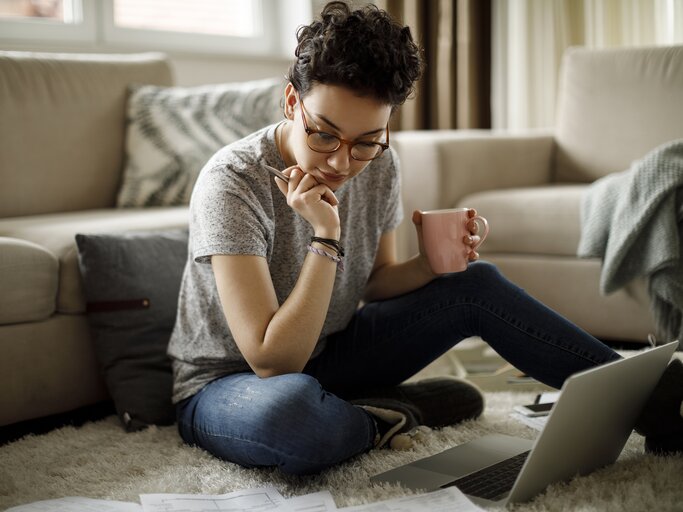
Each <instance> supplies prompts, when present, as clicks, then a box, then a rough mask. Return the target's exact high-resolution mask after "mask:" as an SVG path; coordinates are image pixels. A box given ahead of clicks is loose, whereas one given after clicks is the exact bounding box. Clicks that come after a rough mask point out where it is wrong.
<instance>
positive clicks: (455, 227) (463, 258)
mask: <svg viewBox="0 0 683 512" xmlns="http://www.w3.org/2000/svg"><path fill="white" fill-rule="evenodd" d="M468 210H469V208H453V209H450V210H430V211H426V212H422V240H423V242H424V249H425V252H426V253H427V260H429V266H430V267H431V268H432V271H433V272H434V273H435V274H446V273H448V272H461V271H463V270H465V269H466V268H467V263H468V262H469V258H468V254H469V252H470V250H476V249H477V247H479V246H480V245H481V244H482V242H483V241H484V239H485V238H486V236H487V235H488V234H489V223H488V222H487V221H486V219H485V218H484V217H482V216H480V215H476V216H475V217H472V218H470V217H468V216H467V211H468ZM473 222H476V223H478V224H479V230H478V232H477V235H478V236H479V241H478V242H477V243H476V244H475V245H472V246H470V245H467V244H466V243H465V237H468V236H470V235H471V233H470V227H471V225H472V224H471V223H473Z"/></svg>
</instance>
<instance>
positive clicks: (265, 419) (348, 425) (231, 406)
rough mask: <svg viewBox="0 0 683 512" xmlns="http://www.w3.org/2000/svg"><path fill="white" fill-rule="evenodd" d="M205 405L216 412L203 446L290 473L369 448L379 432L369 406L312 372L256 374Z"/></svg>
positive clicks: (317, 467)
mask: <svg viewBox="0 0 683 512" xmlns="http://www.w3.org/2000/svg"><path fill="white" fill-rule="evenodd" d="M236 397H237V398H238V399H239V400H236ZM203 408H204V409H205V410H208V409H214V412H213V414H214V415H216V416H215V417H214V418H213V420H212V421H211V423H213V425H212V427H211V428H210V430H211V432H209V431H208V430H209V429H207V428H206V427H207V426H208V425H205V429H204V433H203V434H202V435H197V438H204V441H205V442H204V443H201V444H202V445H204V446H203V447H205V448H207V449H209V451H210V452H212V453H213V454H214V455H217V456H219V457H221V458H224V459H227V460H230V461H232V462H237V463H239V464H242V465H245V466H251V467H253V466H279V467H280V468H281V470H282V471H284V472H287V473H296V474H304V473H314V472H317V471H320V470H321V469H324V468H326V467H329V466H331V465H333V464H335V463H337V462H340V461H342V460H344V459H346V458H348V457H351V456H352V455H355V454H357V453H360V452H362V451H364V449H366V448H367V445H368V440H369V439H371V438H372V436H373V435H374V432H372V431H371V429H372V427H371V425H370V424H369V422H368V420H367V418H366V417H365V414H364V413H363V411H361V410H360V409H358V408H356V407H354V406H352V405H351V404H349V403H348V402H345V401H343V400H341V399H339V398H338V397H336V396H334V395H331V394H330V393H327V392H326V391H325V390H324V389H323V388H322V386H321V385H320V383H319V382H318V381H317V380H316V379H315V378H314V377H311V376H310V375H306V374H287V375H281V376H277V377H270V378H268V379H257V380H253V379H252V380H251V381H249V385H248V386H241V388H240V390H239V392H237V393H233V394H232V395H231V397H230V398H229V399H227V398H226V397H223V400H222V401H221V403H215V402H214V403H213V404H210V403H208V402H206V403H205V404H204V407H203ZM215 409H224V410H223V412H222V413H220V412H217V411H216V410H215ZM218 416H222V420H220V419H218ZM217 422H220V423H221V425H216V423H217Z"/></svg>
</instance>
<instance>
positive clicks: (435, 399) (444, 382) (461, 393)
mask: <svg viewBox="0 0 683 512" xmlns="http://www.w3.org/2000/svg"><path fill="white" fill-rule="evenodd" d="M368 399H388V400H398V401H399V402H403V403H406V404H408V405H410V406H412V407H413V408H415V409H417V410H418V411H419V413H418V416H419V420H420V421H421V424H422V425H425V426H427V427H430V428H440V427H446V426H449V425H455V424H457V423H460V422H461V421H465V420H469V419H473V418H476V417H478V416H479V415H480V414H481V413H482V411H483V410H484V396H483V395H482V393H481V391H479V389H478V388H477V387H476V386H474V385H473V384H471V383H469V382H467V381H465V380H462V379H458V378H456V377H434V378H429V379H423V380H420V381H417V382H411V383H407V384H401V385H399V386H395V387H389V388H381V389H375V390H372V391H369V392H368V393H366V394H365V396H364V397H363V398H359V399H356V400H354V403H362V402H363V401H366V400H368Z"/></svg>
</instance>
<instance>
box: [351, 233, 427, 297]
mask: <svg viewBox="0 0 683 512" xmlns="http://www.w3.org/2000/svg"><path fill="white" fill-rule="evenodd" d="M435 277H436V274H434V273H433V272H432V270H431V268H429V263H428V262H427V259H426V258H425V257H424V256H422V255H421V254H417V255H415V256H413V257H412V258H410V259H409V260H407V261H404V262H402V263H398V262H397V261H396V232H395V231H390V232H388V233H385V234H384V235H382V238H381V239H380V242H379V249H378V250H377V256H376V257H375V264H374V267H373V269H372V274H370V279H368V283H367V285H366V288H365V295H364V297H363V298H364V300H365V301H366V302H371V301H374V300H382V299H389V298H391V297H396V296H398V295H402V294H404V293H408V292H411V291H413V290H416V289H417V288H420V287H422V286H424V285H426V284H427V283H429V282H430V281H431V280H432V279H434V278H435Z"/></svg>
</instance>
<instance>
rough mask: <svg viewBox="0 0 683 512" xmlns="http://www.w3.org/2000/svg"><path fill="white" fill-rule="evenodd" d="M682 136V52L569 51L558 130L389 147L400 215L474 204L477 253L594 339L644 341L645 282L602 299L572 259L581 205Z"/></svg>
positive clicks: (429, 136)
mask: <svg viewBox="0 0 683 512" xmlns="http://www.w3.org/2000/svg"><path fill="white" fill-rule="evenodd" d="M680 138H683V46H678V47H656V48H630V49H629V48H626V49H607V50H588V49H583V48H572V49H569V50H568V51H567V52H566V53H565V55H564V59H563V63H562V71H561V79H560V90H559V102H558V110H557V124H556V126H555V128H554V129H553V130H549V131H547V132H535V133H527V134H508V133H496V132H491V131H441V132H413V133H407V132H403V133H399V134H396V136H395V137H394V139H393V140H394V144H395V146H396V147H397V148H398V150H399V153H400V155H401V160H402V165H403V169H404V183H403V186H404V204H405V207H406V211H407V212H411V211H412V210H413V209H422V210H428V209H436V208H452V207H456V206H459V207H462V206H467V207H474V208H477V209H478V210H479V212H480V213H481V214H482V215H484V216H485V217H486V218H487V219H488V220H489V222H490V224H491V232H490V235H489V237H488V239H487V240H486V242H485V244H484V245H483V246H482V248H481V251H480V252H481V255H482V257H483V258H485V259H488V260H490V261H492V262H494V263H496V264H497V265H498V266H499V268H500V269H501V270H502V271H503V273H504V274H505V275H507V276H508V277H509V278H510V279H511V280H512V281H514V282H516V283H517V284H519V285H520V286H522V287H523V288H525V289H526V290H527V291H528V292H530V293H531V294H532V295H534V296H535V297H537V298H538V299H540V300H541V301H543V302H545V303H546V304H548V305H549V306H551V307H552V308H554V309H555V310H557V311H559V312H560V313H562V314H563V315H565V316H566V317H568V318H570V319H571V320H573V321H574V322H576V323H578V324H579V325H580V326H582V327H583V328H585V329H586V330H588V331H589V332H590V333H592V334H593V335H595V336H597V337H599V338H602V339H606V340H620V341H639V342H645V340H646V337H647V335H648V333H654V332H655V328H654V324H653V319H652V316H651V314H650V309H649V298H648V295H647V290H646V286H645V282H644V281H643V280H637V281H633V282H632V283H630V284H629V286H627V287H626V288H625V289H622V290H621V291H618V292H616V293H614V294H612V295H609V296H607V297H603V296H601V295H600V293H599V287H598V285H599V276H600V270H601V265H600V263H601V262H600V260H590V259H578V258H577V257H576V252H577V247H578V244H579V238H580V220H579V204H580V199H581V195H582V193H583V192H584V191H585V190H586V188H587V187H588V186H589V184H590V182H592V181H594V180H595V179H598V178H600V177H602V176H605V175H606V174H608V173H612V172H617V171H622V170H625V169H626V168H628V167H629V164H630V163H631V162H632V161H633V160H635V159H638V158H640V157H642V156H643V155H645V154H646V153H647V152H648V151H650V150H652V149H654V148H655V147H657V146H658V145H660V144H662V143H664V142H666V141H669V140H672V139H680ZM408 217H409V216H408ZM412 230H413V228H412V226H409V225H408V222H404V225H403V226H402V227H401V237H400V241H401V244H402V251H403V252H404V253H410V252H412V251H414V250H415V242H414V238H412V237H411V236H410V233H411V231H412Z"/></svg>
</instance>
